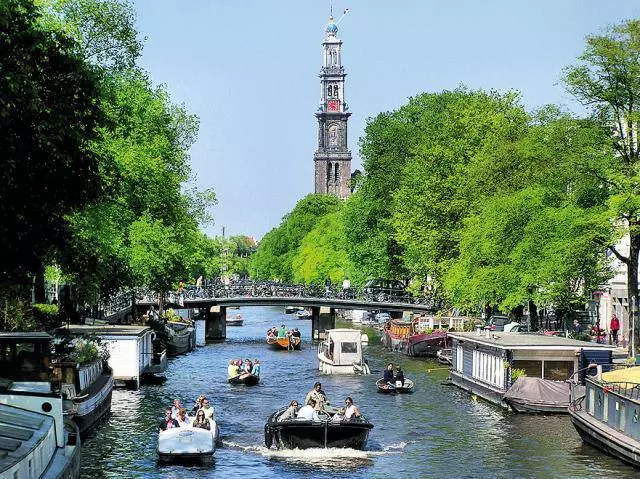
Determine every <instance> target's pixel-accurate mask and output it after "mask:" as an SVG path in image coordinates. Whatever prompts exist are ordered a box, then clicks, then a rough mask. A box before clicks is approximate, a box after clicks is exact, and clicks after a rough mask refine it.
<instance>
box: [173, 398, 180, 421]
mask: <svg viewBox="0 0 640 479" xmlns="http://www.w3.org/2000/svg"><path fill="white" fill-rule="evenodd" d="M180 409H182V404H180V399H174V400H173V406H172V407H171V417H172V418H173V419H178V413H179V412H180Z"/></svg>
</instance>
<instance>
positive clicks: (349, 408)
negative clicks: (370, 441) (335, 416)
mask: <svg viewBox="0 0 640 479" xmlns="http://www.w3.org/2000/svg"><path fill="white" fill-rule="evenodd" d="M344 405H345V409H344V418H345V419H346V420H347V421H353V420H355V419H359V418H360V416H361V414H360V410H359V409H358V406H356V405H355V404H353V399H351V396H347V397H346V398H345V400H344Z"/></svg>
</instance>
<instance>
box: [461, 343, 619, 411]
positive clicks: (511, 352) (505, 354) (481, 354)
mask: <svg viewBox="0 0 640 479" xmlns="http://www.w3.org/2000/svg"><path fill="white" fill-rule="evenodd" d="M449 338H451V342H452V345H451V353H452V358H451V359H452V362H453V365H452V368H451V382H452V383H453V384H455V385H456V386H458V387H460V388H462V389H464V390H466V391H469V392H470V393H472V394H476V395H477V396H479V397H481V398H483V399H485V400H487V401H489V402H492V403H494V404H497V405H499V406H502V407H508V406H507V404H506V403H505V402H504V400H503V399H504V396H505V393H507V391H509V389H510V388H511V386H512V384H513V382H514V381H515V379H516V377H517V376H518V375H526V376H527V377H530V378H542V379H544V380H548V381H551V382H553V383H555V384H554V385H555V386H557V384H558V383H561V384H564V388H565V391H566V392H565V397H566V403H565V404H564V409H566V408H567V407H568V405H569V383H568V382H566V383H562V382H563V381H567V380H568V379H569V378H571V377H572V376H573V375H574V373H575V372H576V371H578V370H580V369H582V368H584V367H585V366H586V365H588V364H608V363H610V362H611V356H612V352H613V350H614V349H615V347H613V346H608V345H604V344H598V343H588V342H584V341H576V340H573V339H568V338H561V337H557V336H546V335H542V334H524V333H512V332H491V331H488V330H487V331H486V332H482V333H481V332H480V331H477V332H472V333H463V332H460V333H458V332H452V333H449ZM533 400H537V398H534V399H533ZM526 402H527V401H526V398H522V400H521V401H520V403H521V404H523V405H525V407H523V409H522V411H523V412H524V411H525V410H526ZM540 412H542V411H540Z"/></svg>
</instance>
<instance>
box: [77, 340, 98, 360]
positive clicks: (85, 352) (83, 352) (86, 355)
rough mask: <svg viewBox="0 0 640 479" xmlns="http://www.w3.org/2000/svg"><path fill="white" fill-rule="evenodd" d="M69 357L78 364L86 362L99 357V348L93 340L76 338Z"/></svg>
mask: <svg viewBox="0 0 640 479" xmlns="http://www.w3.org/2000/svg"><path fill="white" fill-rule="evenodd" d="M70 358H71V360H72V361H74V362H76V363H78V364H87V363H91V362H93V361H97V360H98V359H100V350H99V349H98V346H97V344H96V343H94V342H93V341H89V340H84V339H76V340H75V341H74V345H73V350H72V351H71V354H70Z"/></svg>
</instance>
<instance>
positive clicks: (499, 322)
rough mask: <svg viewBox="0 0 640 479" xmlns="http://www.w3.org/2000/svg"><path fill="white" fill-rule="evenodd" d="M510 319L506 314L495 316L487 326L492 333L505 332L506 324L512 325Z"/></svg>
mask: <svg viewBox="0 0 640 479" xmlns="http://www.w3.org/2000/svg"><path fill="white" fill-rule="evenodd" d="M510 322H511V321H510V320H509V317H508V316H506V315H504V314H494V315H493V316H491V318H489V322H488V323H487V326H489V327H490V328H491V331H504V326H505V324H508V323H510Z"/></svg>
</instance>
